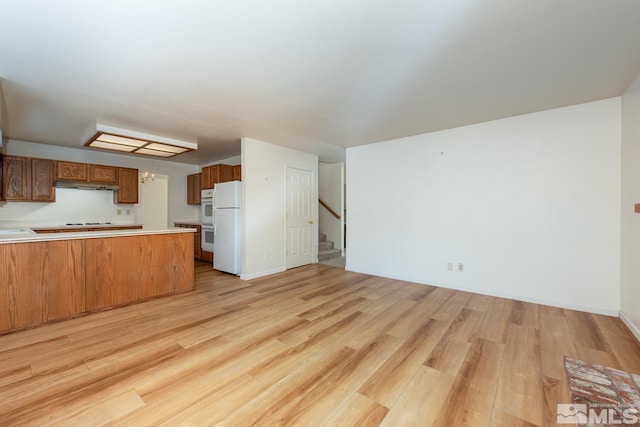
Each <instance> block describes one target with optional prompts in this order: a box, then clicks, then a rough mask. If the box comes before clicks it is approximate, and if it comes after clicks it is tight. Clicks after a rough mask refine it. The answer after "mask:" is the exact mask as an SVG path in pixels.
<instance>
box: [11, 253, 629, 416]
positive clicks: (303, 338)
mask: <svg viewBox="0 0 640 427" xmlns="http://www.w3.org/2000/svg"><path fill="white" fill-rule="evenodd" d="M132 285H133V284H132ZM564 355H569V356H574V357H579V358H583V359H586V360H589V361H592V362H596V363H604V364H606V365H608V366H612V367H616V368H621V369H624V370H627V371H631V372H634V373H640V344H639V343H638V341H637V340H636V339H635V338H634V337H633V336H632V335H631V333H630V332H629V331H628V330H627V329H626V327H625V326H624V324H622V322H621V321H620V320H619V319H616V318H611V317H606V316H599V315H592V314H587V313H580V312H575V311H570V310H563V309H559V308H554V307H546V306H541V305H536V304H529V303H524V302H519V301H512V300H507V299H501V298H492V297H487V296H483V295H475V294H471V293H466V292H458V291H453V290H448V289H443V288H436V287H432V286H424V285H419V284H415V283H408V282H402V281H398V280H391V279H385V278H379V277H374V276H368V275H365V274H358V273H352V272H345V271H344V270H343V269H341V268H337V267H332V266H327V265H320V264H317V265H310V266H305V267H301V268H297V269H293V270H290V271H288V272H285V273H282V274H278V275H273V276H270V277H266V278H261V279H257V280H253V281H247V282H245V281H241V280H239V279H238V278H236V277H233V276H230V275H226V274H222V273H218V272H215V271H213V270H212V269H211V267H210V266H209V265H206V264H198V265H196V290H195V291H193V292H188V293H184V294H180V295H175V296H171V297H166V298H159V299H156V300H152V301H148V302H145V303H142V304H138V305H131V306H127V307H123V308H118V309H114V310H110V311H104V312H100V313H96V314H92V315H88V316H85V317H81V318H77V319H72V320H67V321H63V322H59V323H54V324H50V325H45V326H42V327H39V328H36V329H31V330H27V331H22V332H16V333H12V334H8V335H4V336H0V425H2V426H13V425H31V426H46V425H68V426H102V425H115V426H158V425H162V426H209V425H220V426H234V427H235V426H250V425H263V426H271V425H297V426H377V425H381V426H432V425H433V426H456V427H459V426H474V427H478V426H520V425H521V426H550V425H555V417H556V406H555V405H556V404H557V403H569V396H568V390H567V384H566V378H565V374H564V370H563V356H564Z"/></svg>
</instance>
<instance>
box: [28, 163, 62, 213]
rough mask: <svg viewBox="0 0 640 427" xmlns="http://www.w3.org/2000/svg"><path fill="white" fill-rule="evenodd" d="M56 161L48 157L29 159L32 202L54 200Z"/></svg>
mask: <svg viewBox="0 0 640 427" xmlns="http://www.w3.org/2000/svg"><path fill="white" fill-rule="evenodd" d="M55 170H56V162H55V160H49V159H31V200H33V201H34V202H55V201H56V188H55V187H54V186H53V182H54V179H55Z"/></svg>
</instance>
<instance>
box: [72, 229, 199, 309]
mask: <svg viewBox="0 0 640 427" xmlns="http://www.w3.org/2000/svg"><path fill="white" fill-rule="evenodd" d="M85 242H86V243H85V245H86V246H85V251H86V268H85V277H86V291H85V306H86V310H87V311H95V310H100V309H102V308H107V307H112V306H117V305H123V304H128V303H130V302H134V301H139V300H143V299H147V298H152V297H155V296H159V295H165V294H170V293H174V292H178V291H182V290H186V289H191V288H192V287H193V254H192V251H191V248H192V244H191V233H180V234H152V235H142V236H129V237H114V238H104V239H87V240H86V241H85ZM105 272H109V274H105Z"/></svg>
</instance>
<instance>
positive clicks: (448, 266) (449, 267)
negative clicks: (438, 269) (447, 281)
mask: <svg viewBox="0 0 640 427" xmlns="http://www.w3.org/2000/svg"><path fill="white" fill-rule="evenodd" d="M447 270H449V271H453V263H452V262H450V263H449V264H447Z"/></svg>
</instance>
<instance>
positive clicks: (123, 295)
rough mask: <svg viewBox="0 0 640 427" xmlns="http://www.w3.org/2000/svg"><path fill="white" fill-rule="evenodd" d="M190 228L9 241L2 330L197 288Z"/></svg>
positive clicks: (1, 249)
mask: <svg viewBox="0 0 640 427" xmlns="http://www.w3.org/2000/svg"><path fill="white" fill-rule="evenodd" d="M190 234H191V233H166V234H147V235H136V236H114V237H104V238H87V239H68V240H51V241H37V242H21V243H8V242H5V243H1V244H0V265H2V266H3V268H0V301H2V310H0V332H7V331H13V330H18V329H25V328H29V327H33V326H37V325H40V324H42V323H47V322H50V321H54V320H57V319H64V318H69V317H73V316H77V315H80V314H82V313H86V312H90V311H96V310H100V309H104V308H111V307H115V306H118V305H125V304H130V303H134V302H137V301H140V300H144V299H147V298H152V297H156V296H160V295H167V294H171V293H176V292H181V291H185V290H188V289H192V288H193V286H194V281H193V268H194V264H193V259H192V256H193V254H192V253H191V249H192V246H191V239H192V237H191V236H190ZM36 267H37V268H36Z"/></svg>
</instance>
